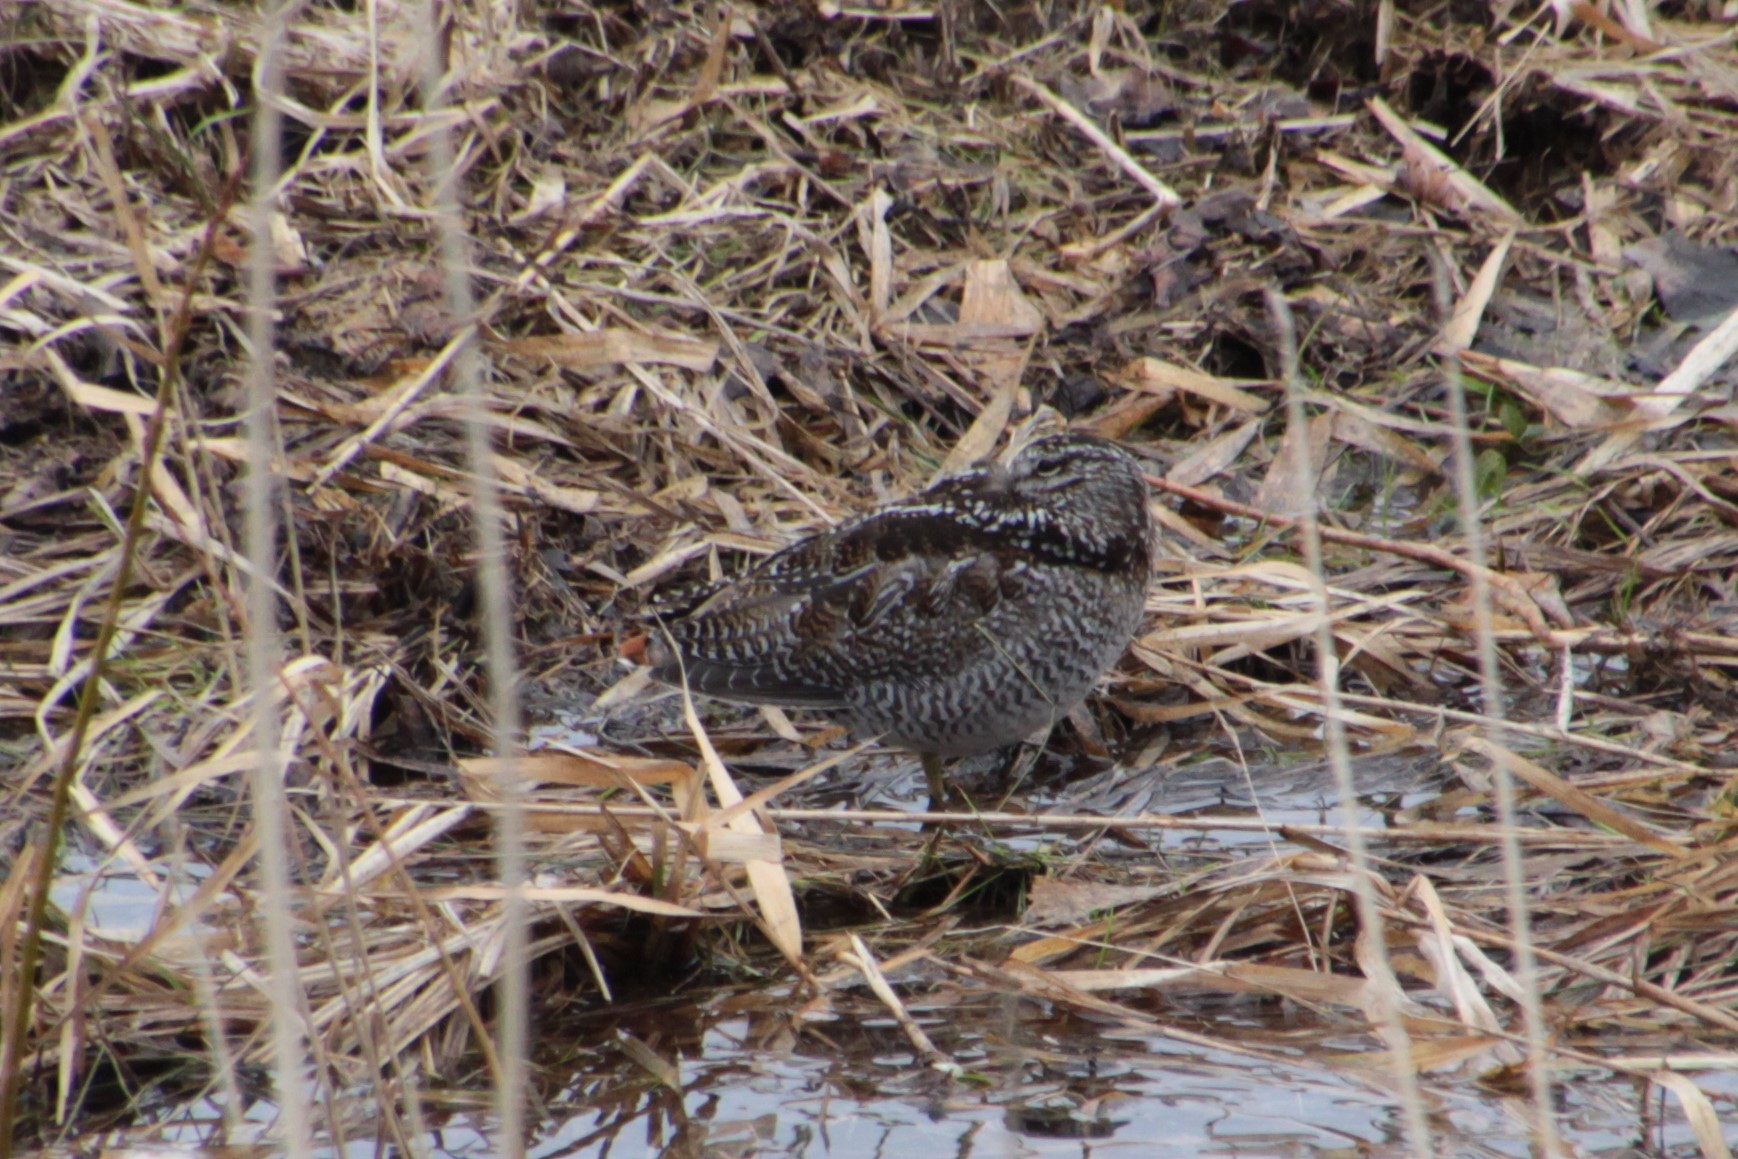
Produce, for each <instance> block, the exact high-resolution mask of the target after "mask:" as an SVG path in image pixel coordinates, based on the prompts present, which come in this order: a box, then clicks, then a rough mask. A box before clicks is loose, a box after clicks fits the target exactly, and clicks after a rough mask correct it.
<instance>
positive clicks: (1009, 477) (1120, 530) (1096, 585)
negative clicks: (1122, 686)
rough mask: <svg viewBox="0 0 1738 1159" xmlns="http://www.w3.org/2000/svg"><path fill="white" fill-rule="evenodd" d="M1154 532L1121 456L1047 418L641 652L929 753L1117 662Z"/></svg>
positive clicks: (1019, 716) (781, 562)
mask: <svg viewBox="0 0 1738 1159" xmlns="http://www.w3.org/2000/svg"><path fill="white" fill-rule="evenodd" d="M1152 540H1153V529H1152V522H1151V516H1150V514H1149V512H1148V509H1147V488H1146V483H1145V480H1144V479H1143V478H1142V477H1141V471H1140V467H1139V466H1138V465H1137V464H1136V462H1135V461H1134V459H1133V458H1132V457H1130V456H1129V454H1128V453H1127V452H1126V451H1124V450H1122V449H1121V448H1120V447H1118V446H1116V445H1115V444H1114V443H1111V442H1107V441H1106V440H1104V439H1100V438H1097V437H1094V436H1091V435H1084V434H1062V435H1053V436H1050V437H1048V438H1043V439H1039V440H1037V441H1035V442H1033V443H1031V444H1029V445H1027V446H1026V447H1025V448H1023V449H1022V450H1021V451H1020V452H1019V453H1018V454H1017V455H1015V456H1014V458H1013V460H1012V461H1011V462H1010V463H1008V464H1007V465H1006V466H1003V465H1001V464H992V465H989V466H985V467H980V468H977V469H975V470H972V471H968V472H966V473H964V474H961V475H957V476H955V477H953V478H950V479H946V480H943V481H942V482H940V483H937V484H936V485H935V486H933V487H931V488H930V489H929V490H927V491H925V492H923V493H922V494H921V495H918V496H916V497H914V498H911V499H907V500H904V501H901V502H897V503H892V504H889V505H887V506H884V507H880V508H878V509H876V510H874V511H871V512H869V513H868V514H865V515H862V516H859V517H858V518H856V519H852V520H850V521H848V522H845V523H842V524H840V525H839V526H837V527H834V528H832V529H831V530H829V531H823V532H821V533H819V534H817V535H814V536H811V537H809V538H808V539H804V540H802V541H800V542H798V543H795V544H793V545H791V546H790V547H788V548H786V549H785V550H783V551H781V552H779V553H778V554H776V555H773V556H771V557H769V558H767V559H765V560H763V561H762V562H761V563H760V564H759V565H758V566H756V567H755V568H754V569H752V570H751V571H749V572H748V573H747V574H745V575H743V576H741V577H739V578H737V579H735V580H732V581H727V582H725V583H722V584H720V585H717V586H715V587H714V588H712V589H710V590H709V591H707V592H705V593H703V595H702V598H700V599H699V600H697V601H695V602H694V603H693V604H692V606H691V608H690V609H689V610H687V611H686V614H684V615H682V616H681V617H680V618H678V619H675V620H673V621H672V622H670V623H669V624H668V625H667V630H668V633H669V635H668V639H667V640H666V639H665V638H664V637H663V635H662V633H654V640H653V644H652V649H651V660H652V664H653V666H654V669H655V672H656V675H657V676H658V678H659V679H661V680H665V681H668V682H670V683H678V684H679V683H681V682H682V681H683V680H684V679H686V681H687V683H688V685H689V687H691V688H692V689H693V690H694V691H696V692H703V693H706V694H708V695H711V696H717V697H721V698H724V699H728V700H739V701H747V702H751V703H769V704H778V705H783V706H786V707H793V708H813V709H818V710H820V711H822V712H824V713H827V714H828V715H830V716H833V717H834V718H836V719H838V720H839V721H841V722H843V723H845V724H846V725H848V726H850V728H851V729H852V730H853V731H854V732H857V733H859V734H862V735H874V734H877V733H879V734H882V735H883V736H884V737H885V739H887V740H888V741H889V742H891V743H894V744H898V745H903V746H905V747H907V748H910V749H913V750H915V751H917V752H919V753H923V754H926V756H928V755H933V756H964V755H967V754H971V753H978V752H984V751H987V750H989V749H993V748H997V747H999V746H1001V745H1005V744H1010V743H1012V742H1014V741H1017V740H1019V739H1021V738H1022V737H1025V736H1028V735H1030V734H1032V733H1034V732H1036V731H1038V730H1039V729H1042V728H1045V727H1047V726H1049V725H1051V724H1054V723H1055V722H1056V721H1057V720H1059V719H1060V718H1061V717H1062V715H1063V714H1065V713H1066V712H1068V711H1069V710H1070V709H1071V708H1073V707H1074V706H1075V705H1076V704H1078V703H1079V702H1080V701H1081V699H1082V698H1083V697H1084V696H1085V695H1086V694H1087V692H1089V691H1090V690H1091V688H1092V686H1093V684H1094V683H1095V682H1096V681H1097V680H1098V678H1099V677H1100V676H1101V675H1103V673H1104V671H1105V669H1107V668H1108V667H1109V666H1110V665H1111V664H1113V663H1114V662H1115V661H1116V658H1117V657H1118V656H1119V655H1120V654H1121V653H1122V651H1123V649H1124V648H1125V647H1127V645H1128V642H1129V639H1130V637H1131V636H1132V635H1133V634H1134V631H1135V629H1136V628H1137V627H1138V626H1139V623H1140V616H1141V609H1142V607H1143V605H1144V604H1145V602H1146V591H1147V581H1148V577H1149V574H1150V569H1151V552H1152ZM671 644H673V645H674V648H675V651H674V652H672V650H671ZM925 764H926V768H928V769H930V771H931V775H932V776H931V779H932V787H933V784H934V777H935V765H934V764H932V763H931V762H930V761H926V762H925Z"/></svg>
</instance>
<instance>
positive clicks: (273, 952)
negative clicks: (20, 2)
mask: <svg viewBox="0 0 1738 1159" xmlns="http://www.w3.org/2000/svg"><path fill="white" fill-rule="evenodd" d="M286 17H287V7H286V6H285V5H283V4H271V5H269V7H268V9H267V12H266V18H265V27H264V32H265V36H264V38H263V40H262V42H261V44H260V54H259V61H258V64H257V65H256V67H255V73H254V120H253V138H252V141H251V143H250V145H249V147H250V148H251V149H252V151H253V172H252V180H253V190H252V195H251V197H250V198H249V205H248V218H249V223H250V227H251V229H252V231H253V236H252V244H251V247H250V249H249V254H248V257H249V261H248V324H247V333H248V342H249V344H250V345H251V346H252V348H253V349H252V359H251V361H250V363H249V366H248V375H247V420H246V427H247V445H248V469H247V476H246V486H247V490H246V506H247V510H246V521H245V536H246V542H245V550H246V553H247V558H248V563H249V565H250V566H249V569H248V572H247V575H246V577H245V578H244V583H245V585H246V587H247V610H248V622H247V631H246V636H247V673H248V684H249V686H250V692H251V694H252V702H253V741H254V762H253V770H252V774H251V778H250V782H251V789H252V794H253V821H254V824H255V825H257V826H258V827H259V837H260V872H261V877H262V883H261V884H262V890H261V901H262V902H263V905H262V906H261V908H262V910H263V911H264V918H265V932H266V956H267V961H268V970H269V975H268V976H269V984H268V993H269V996H270V1000H271V1005H272V1056H273V1067H274V1070H275V1071H276V1075H275V1081H276V1084H277V1097H278V1120H277V1130H278V1132H279V1134H280V1135H281V1137H282V1140H283V1146H284V1150H285V1152H286V1154H288V1156H289V1157H290V1159H306V1157H307V1156H308V1155H310V1154H311V1153H312V1143H311V1140H310V1138H309V1133H308V1122H309V1114H308V1086H307V1074H306V1071H307V1067H308V1062H309V1055H308V1043H307V1040H306V1038H305V1037H304V1035H303V1033H302V1013H301V1003H300V1001H299V999H300V992H299V990H298V985H297V984H298V980H299V977H298V970H297V962H296V942H295V936H294V931H293V930H292V928H291V925H290V917H291V912H292V911H291V908H290V907H291V901H292V899H291V894H290V857H289V849H288V842H287V839H288V826H287V824H286V818H287V817H288V815H289V803H288V800H287V798H286V797H285V794H284V770H285V761H284V754H283V751H282V743H281V741H282V737H281V734H280V732H279V729H278V706H279V704H280V703H281V702H282V697H281V696H280V689H279V687H278V673H279V669H280V667H281V662H282V658H283V642H282V640H281V639H280V637H279V635H278V620H277V617H278V604H277V596H276V593H275V591H274V590H273V589H274V586H275V582H276V577H277V574H278V569H277V566H276V564H277V530H278V529H277V504H276V493H275V491H274V488H275V487H276V485H277V470H278V464H279V463H280V462H282V460H283V456H282V455H281V454H280V453H279V451H278V448H277V438H276V429H277V424H276V421H275V419H276V394H277V384H276V379H275V373H274V371H275V368H274V365H273V360H274V358H275V338H276V335H275V333H274V328H273V326H272V315H273V313H274V311H275V309H276V305H277V287H276V282H275V274H276V271H275V270H274V268H273V267H274V263H275V260H276V257H275V251H274V250H273V248H272V244H271V236H272V213H273V202H274V200H275V197H276V194H277V184H278V178H279V176H280V174H281V170H280V167H279V164H278V150H279V149H280V148H281V147H282V143H281V140H280V138H281V131H282V126H281V124H280V117H279V115H278V105H279V102H280V101H281V100H282V97H283V67H282V57H281V52H282V44H283V32H284V22H285V20H286ZM334 1143H335V1144H336V1143H337V1140H334Z"/></svg>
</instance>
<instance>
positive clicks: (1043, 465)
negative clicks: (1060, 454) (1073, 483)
mask: <svg viewBox="0 0 1738 1159" xmlns="http://www.w3.org/2000/svg"><path fill="white" fill-rule="evenodd" d="M1032 473H1033V474H1034V475H1036V476H1038V477H1039V478H1040V479H1049V478H1053V477H1054V476H1057V475H1060V474H1062V460H1061V459H1040V460H1039V461H1038V465H1037V466H1036V467H1033V468H1032Z"/></svg>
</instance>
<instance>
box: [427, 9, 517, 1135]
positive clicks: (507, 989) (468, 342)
mask: <svg viewBox="0 0 1738 1159" xmlns="http://www.w3.org/2000/svg"><path fill="white" fill-rule="evenodd" d="M422 11H423V38H424V56H423V64H424V69H423V109H424V112H425V114H426V115H429V116H437V115H438V114H439V112H440V111H441V109H442V108H443V107H444V105H445V99H446V94H445V81H446V77H445V62H444V61H443V60H442V56H441V44H442V37H441V32H440V30H441V27H442V19H443V16H450V17H451V18H452V19H457V15H456V13H451V12H445V11H444V10H443V7H442V6H441V5H440V4H438V3H436V2H435V0H428V2H427V3H426V4H425V5H424V7H423V10H422ZM428 162H429V174H430V178H431V180H432V184H433V187H434V221H435V229H436V232H437V234H438V235H439V241H440V258H441V270H442V274H443V277H444V281H445V286H446V299H447V308H448V310H449V311H450V312H451V314H452V316H453V318H454V319H455V320H456V321H457V323H458V324H459V325H460V326H462V327H464V328H465V341H464V343H463V345H462V346H461V347H460V349H459V351H458V354H457V357H456V358H455V359H454V362H453V377H454V380H455V384H456V385H457V387H458V390H459V393H460V395H461V396H462V397H463V398H464V399H465V400H466V402H467V404H468V405H467V406H466V408H465V410H466V414H465V452H466V460H467V463H468V464H469V467H470V481H471V512H472V517H473V519H474V521H475V524H476V534H477V587H478V591H479V595H480V598H481V601H482V609H483V639H484V657H485V665H486V670H487V678H488V685H489V706H490V712H491V715H492V716H493V719H494V727H493V731H492V738H491V744H490V747H491V749H492V751H493V753H494V754H495V755H496V756H497V757H501V758H504V759H506V760H507V762H508V767H509V769H510V770H512V771H510V772H509V773H508V775H507V776H506V777H504V778H503V779H502V781H501V789H502V797H503V799H502V801H501V807H500V808H499V809H498V810H496V812H495V853H496V872H497V873H498V874H499V877H500V881H501V885H502V887H503V888H504V889H505V890H506V896H505V900H504V902H503V905H502V910H503V913H502V920H503V923H504V926H505V947H504V953H503V955H502V958H501V961H502V964H503V972H502V980H501V1004H500V1021H499V1023H498V1026H499V1030H498V1032H497V1042H498V1048H497V1049H498V1051H499V1055H500V1061H501V1070H500V1081H499V1085H498V1087H497V1089H496V1092H495V1101H496V1117H497V1120H498V1123H499V1129H500V1139H499V1141H498V1143H497V1146H496V1153H497V1154H499V1155H501V1156H504V1157H506V1159H518V1157H519V1156H522V1155H523V1154H524V1150H525V1092H526V1043H527V1038H528V1035H527V1026H528V1024H529V1020H530V970H529V964H528V961H527V959H528V957H529V954H530V938H529V932H528V930H527V928H526V920H525V919H526V903H525V895H524V893H523V888H524V885H525V821H524V802H523V791H524V785H523V782H522V781H521V779H520V777H519V775H518V772H517V766H516V765H515V764H513V758H515V757H517V756H518V754H519V737H520V722H519V701H518V697H517V689H516V684H517V675H516V670H515V666H514V657H513V636H512V632H513V616H512V606H511V599H510V596H511V590H510V588H509V586H508V576H507V564H506V558H507V552H506V542H505V536H504V535H503V532H502V512H501V501H500V493H499V488H498V487H497V485H496V481H495V471H494V463H493V458H492V455H493V450H492V448H491V446H490V441H489V424H488V415H487V413H486V411H485V408H484V398H483V388H482V375H481V372H480V368H479V364H478V355H477V342H476V328H477V317H476V310H477V308H476V300H475V297H474V295H473V294H472V292H471V280H470V275H471V266H470V255H469V252H468V247H467V245H466V243H465V229H464V221H463V217H462V215H461V212H460V204H459V194H458V180H459V167H458V165H457V164H456V162H455V158H454V154H453V147H452V142H451V140H450V139H449V137H448V135H447V131H446V129H444V128H442V129H439V130H438V131H436V132H434V133H431V134H430V136H429V151H428Z"/></svg>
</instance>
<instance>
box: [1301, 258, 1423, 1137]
mask: <svg viewBox="0 0 1738 1159" xmlns="http://www.w3.org/2000/svg"><path fill="white" fill-rule="evenodd" d="M1267 313H1268V317H1269V318H1270V319H1271V320H1272V322H1273V327H1274V332H1275V333H1276V335H1277V336H1278V338H1279V346H1280V352H1281V357H1282V358H1283V359H1284V362H1285V366H1284V374H1285V404H1286V427H1287V430H1288V431H1290V432H1291V433H1292V434H1293V435H1294V436H1295V440H1294V442H1293V448H1294V451H1295V457H1294V462H1295V465H1296V469H1297V472H1298V482H1299V486H1298V496H1299V507H1300V508H1301V510H1300V511H1299V512H1298V514H1299V517H1300V519H1301V528H1300V529H1301V531H1302V532H1303V541H1304V557H1305V561H1306V563H1307V564H1308V566H1309V574H1310V587H1311V592H1312V594H1313V595H1314V597H1315V601H1316V612H1317V617H1318V618H1317V621H1316V630H1315V644H1316V664H1317V667H1316V678H1317V681H1318V684H1319V687H1320V690H1321V696H1322V709H1323V713H1324V721H1325V723H1326V739H1327V747H1328V763H1329V765H1330V766H1331V767H1332V768H1333V770H1334V783H1335V785H1336V786H1337V788H1338V790H1339V797H1340V812H1341V815H1342V817H1343V822H1342V824H1343V826H1344V829H1343V832H1344V834H1345V840H1346V848H1347V851H1348V852H1349V853H1350V854H1351V859H1352V895H1353V897H1354V898H1355V899H1356V905H1357V910H1358V926H1359V929H1360V930H1361V931H1362V933H1361V935H1360V937H1361V939H1363V940H1364V944H1366V945H1368V946H1371V947H1373V950H1372V952H1370V953H1366V954H1363V955H1360V957H1359V964H1360V965H1361V966H1362V967H1363V969H1364V971H1365V973H1366V974H1370V973H1372V972H1374V973H1375V974H1376V975H1377V976H1376V977H1372V978H1371V979H1370V981H1371V982H1372V983H1373V984H1374V991H1375V998H1376V1003H1375V1005H1376V1011H1375V1013H1376V1016H1377V1019H1378V1021H1379V1023H1380V1025H1379V1027H1378V1029H1379V1030H1380V1032H1381V1034H1382V1038H1383V1041H1384V1042H1385V1043H1386V1044H1387V1046H1388V1050H1389V1052H1390V1053H1391V1054H1392V1055H1393V1056H1394V1060H1395V1062H1394V1078H1395V1081H1396V1083H1397V1084H1398V1086H1399V1089H1400V1103H1401V1107H1402V1109H1403V1110H1404V1112H1405V1115H1406V1138H1407V1142H1408V1143H1409V1144H1410V1145H1411V1148H1412V1155H1413V1159H1433V1157H1432V1150H1431V1143H1430V1125H1429V1123H1428V1122H1427V1121H1426V1119H1425V1115H1424V1095H1423V1092H1422V1091H1421V1090H1420V1089H1419V1086H1418V1070H1417V1064H1416V1062H1415V1061H1414V1058H1413V1053H1412V1036H1411V1035H1410V1034H1409V1033H1407V1030H1406V1024H1405V1021H1404V1020H1403V1018H1402V1013H1403V1011H1402V1010H1401V1008H1400V1006H1401V991H1400V980H1399V979H1398V978H1396V977H1395V976H1394V973H1393V971H1392V970H1391V969H1390V967H1389V963H1388V955H1387V937H1386V934H1385V932H1384V929H1385V926H1386V923H1385V922H1383V920H1382V910H1381V907H1380V906H1379V905H1377V903H1376V893H1375V890H1374V888H1373V887H1372V884H1371V883H1372V882H1373V881H1374V880H1375V871H1374V870H1373V869H1372V868H1371V864H1370V850H1369V846H1368V844H1367V843H1366V842H1365V840H1364V832H1363V828H1362V826H1360V825H1359V823H1358V793H1357V787H1356V786H1355V785H1354V784H1353V781H1352V756H1351V751H1350V748H1349V746H1348V745H1347V742H1346V723H1345V719H1344V717H1343V716H1342V715H1341V712H1342V708H1341V703H1340V658H1339V653H1338V652H1336V651H1335V650H1334V633H1333V623H1332V621H1331V620H1330V619H1329V616H1330V613H1331V609H1330V608H1329V605H1328V584H1327V580H1326V578H1325V577H1326V574H1327V573H1326V570H1325V564H1324V562H1323V558H1322V533H1321V526H1320V525H1319V523H1318V522H1317V518H1316V491H1315V464H1314V463H1313V462H1312V461H1311V459H1310V445H1309V435H1308V430H1309V426H1308V423H1309V419H1308V417H1307V416H1306V415H1305V413H1304V404H1303V383H1302V381H1301V376H1300V374H1299V371H1298V353H1297V327H1296V326H1295V325H1294V323H1293V321H1292V313H1291V307H1290V305H1289V304H1288V303H1287V302H1286V300H1285V295H1284V294H1282V293H1281V292H1280V290H1279V289H1278V287H1276V286H1269V287H1268V288H1267Z"/></svg>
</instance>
